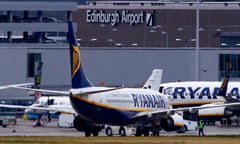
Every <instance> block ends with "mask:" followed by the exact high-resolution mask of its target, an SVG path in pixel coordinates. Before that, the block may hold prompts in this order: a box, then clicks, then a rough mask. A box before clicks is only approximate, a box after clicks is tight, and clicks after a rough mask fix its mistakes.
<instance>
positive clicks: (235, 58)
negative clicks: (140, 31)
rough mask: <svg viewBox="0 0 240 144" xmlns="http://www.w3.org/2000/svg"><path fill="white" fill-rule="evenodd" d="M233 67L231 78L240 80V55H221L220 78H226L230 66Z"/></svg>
mask: <svg viewBox="0 0 240 144" xmlns="http://www.w3.org/2000/svg"><path fill="white" fill-rule="evenodd" d="M229 64H231V65H232V69H231V70H230V73H229V75H230V77H232V78H240V54H220V55H219V78H220V80H221V79H222V78H224V77H225V75H226V72H227V70H228V65H229Z"/></svg>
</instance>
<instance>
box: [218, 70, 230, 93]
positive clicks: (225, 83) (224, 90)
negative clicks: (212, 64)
mask: <svg viewBox="0 0 240 144" xmlns="http://www.w3.org/2000/svg"><path fill="white" fill-rule="evenodd" d="M228 81H229V74H228V72H227V75H226V77H225V78H224V80H223V82H222V85H221V87H220V89H219V91H218V94H217V95H218V96H223V97H226V96H227V87H228Z"/></svg>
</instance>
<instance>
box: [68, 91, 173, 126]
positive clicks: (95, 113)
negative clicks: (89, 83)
mask: <svg viewBox="0 0 240 144" xmlns="http://www.w3.org/2000/svg"><path fill="white" fill-rule="evenodd" d="M87 89H88V90H89V88H87ZM91 89H92V90H93V89H94V90H104V89H109V88H105V87H91ZM81 90H82V91H84V89H83V88H82V89H81ZM72 93H73V96H71V97H70V98H71V103H72V106H73V107H74V109H75V110H76V111H77V112H78V113H79V114H80V115H81V116H83V117H85V118H86V119H88V120H90V121H93V122H98V123H99V122H100V123H108V124H115V125H124V124H130V123H131V121H130V120H131V118H132V117H133V116H134V115H136V114H137V113H139V112H149V111H154V110H160V109H167V108H169V103H168V99H167V97H166V96H164V95H161V94H160V93H159V92H157V91H154V90H149V89H148V90H146V89H139V88H121V89H118V90H114V91H109V92H102V93H97V94H91V95H87V96H81V97H80V96H78V95H76V96H75V95H74V93H77V90H72ZM83 107H84V109H83ZM113 115H114V117H111V116H113ZM106 117H108V118H106Z"/></svg>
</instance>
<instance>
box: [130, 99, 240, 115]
mask: <svg viewBox="0 0 240 144" xmlns="http://www.w3.org/2000/svg"><path fill="white" fill-rule="evenodd" d="M239 105H240V102H236V103H215V104H214V105H206V106H196V107H183V108H172V109H162V110H156V111H151V112H141V113H138V114H136V115H135V116H133V117H132V119H138V118H142V117H146V116H147V117H154V116H159V115H164V114H171V113H174V112H178V111H189V112H196V111H197V110H199V109H208V108H216V107H224V106H239Z"/></svg>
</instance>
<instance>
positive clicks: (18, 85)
mask: <svg viewBox="0 0 240 144" xmlns="http://www.w3.org/2000/svg"><path fill="white" fill-rule="evenodd" d="M29 85H33V83H21V84H11V85H4V86H0V90H3V89H8V88H12V87H23V86H29Z"/></svg>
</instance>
